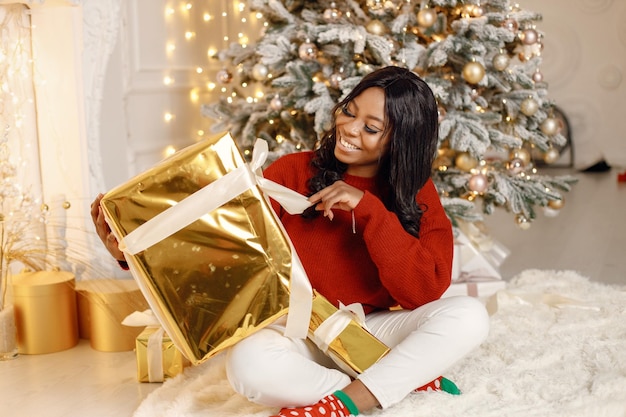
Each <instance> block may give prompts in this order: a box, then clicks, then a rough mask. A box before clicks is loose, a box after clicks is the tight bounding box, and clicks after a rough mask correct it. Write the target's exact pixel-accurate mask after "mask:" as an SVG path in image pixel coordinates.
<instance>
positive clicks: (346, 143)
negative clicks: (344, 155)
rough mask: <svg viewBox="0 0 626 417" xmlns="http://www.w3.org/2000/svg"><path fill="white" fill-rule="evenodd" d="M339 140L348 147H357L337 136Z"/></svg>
mask: <svg viewBox="0 0 626 417" xmlns="http://www.w3.org/2000/svg"><path fill="white" fill-rule="evenodd" d="M339 141H340V142H341V144H342V145H343V146H345V147H346V148H348V149H359V148H358V147H356V146H354V145H353V144H351V143H348V142H346V141H345V140H344V139H343V138H342V137H340V138H339Z"/></svg>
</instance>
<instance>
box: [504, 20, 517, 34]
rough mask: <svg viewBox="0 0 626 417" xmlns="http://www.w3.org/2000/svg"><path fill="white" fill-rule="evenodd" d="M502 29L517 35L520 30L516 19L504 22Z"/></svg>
mask: <svg viewBox="0 0 626 417" xmlns="http://www.w3.org/2000/svg"><path fill="white" fill-rule="evenodd" d="M502 27H503V28H505V29H508V30H509V31H511V32H513V33H515V32H517V29H518V28H519V24H518V23H517V20H515V19H506V20H505V21H504V22H502Z"/></svg>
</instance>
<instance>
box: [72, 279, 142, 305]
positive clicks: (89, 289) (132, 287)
mask: <svg viewBox="0 0 626 417" xmlns="http://www.w3.org/2000/svg"><path fill="white" fill-rule="evenodd" d="M76 292H77V293H78V294H79V295H81V296H84V297H85V298H87V299H88V300H89V301H92V302H96V303H99V304H129V303H130V302H131V297H133V299H134V297H136V296H139V297H141V299H143V295H141V291H140V289H139V285H137V282H136V281H135V280H132V279H114V278H111V279H109V278H101V279H87V280H81V281H78V282H77V283H76Z"/></svg>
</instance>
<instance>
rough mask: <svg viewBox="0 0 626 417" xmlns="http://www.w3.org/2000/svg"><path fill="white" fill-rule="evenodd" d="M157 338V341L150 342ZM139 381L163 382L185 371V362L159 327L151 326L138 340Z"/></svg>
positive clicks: (136, 350) (142, 332) (136, 348)
mask: <svg viewBox="0 0 626 417" xmlns="http://www.w3.org/2000/svg"><path fill="white" fill-rule="evenodd" d="M151 337H155V339H156V340H154V339H153V341H151V340H150V338H151ZM135 352H136V354H137V380H138V381H139V382H163V380H164V379H166V378H173V377H175V376H176V375H178V374H180V373H181V372H182V371H183V368H184V365H185V361H184V358H183V355H182V354H181V353H180V351H179V350H178V349H177V348H176V346H174V343H173V342H172V340H171V339H170V338H169V336H168V335H167V334H166V333H163V332H162V329H160V328H159V327H154V326H149V327H146V328H145V329H143V330H142V331H141V333H140V334H139V335H138V336H137V338H136V347H135Z"/></svg>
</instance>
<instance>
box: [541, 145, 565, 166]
mask: <svg viewBox="0 0 626 417" xmlns="http://www.w3.org/2000/svg"><path fill="white" fill-rule="evenodd" d="M559 156H561V154H559V151H558V150H557V149H555V148H550V149H548V150H547V152H546V154H545V155H544V156H543V160H544V161H545V163H546V164H553V163H555V162H556V161H557V159H559Z"/></svg>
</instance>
